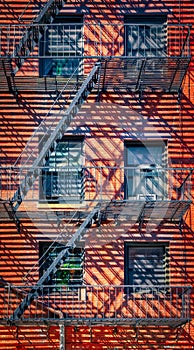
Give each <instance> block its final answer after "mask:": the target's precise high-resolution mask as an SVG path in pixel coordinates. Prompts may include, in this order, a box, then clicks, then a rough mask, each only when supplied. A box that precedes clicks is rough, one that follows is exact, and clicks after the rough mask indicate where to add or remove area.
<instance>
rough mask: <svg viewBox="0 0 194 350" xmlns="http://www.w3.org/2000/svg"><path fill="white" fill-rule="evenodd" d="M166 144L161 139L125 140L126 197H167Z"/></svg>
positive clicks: (146, 198)
mask: <svg viewBox="0 0 194 350" xmlns="http://www.w3.org/2000/svg"><path fill="white" fill-rule="evenodd" d="M165 167H166V145H165V143H164V142H162V141H161V142H160V141H146V142H144V143H142V142H139V141H137V142H125V197H126V198H129V197H135V198H136V199H142V200H144V199H145V200H156V199H163V198H166V196H167V193H166V183H167V179H166V171H165Z"/></svg>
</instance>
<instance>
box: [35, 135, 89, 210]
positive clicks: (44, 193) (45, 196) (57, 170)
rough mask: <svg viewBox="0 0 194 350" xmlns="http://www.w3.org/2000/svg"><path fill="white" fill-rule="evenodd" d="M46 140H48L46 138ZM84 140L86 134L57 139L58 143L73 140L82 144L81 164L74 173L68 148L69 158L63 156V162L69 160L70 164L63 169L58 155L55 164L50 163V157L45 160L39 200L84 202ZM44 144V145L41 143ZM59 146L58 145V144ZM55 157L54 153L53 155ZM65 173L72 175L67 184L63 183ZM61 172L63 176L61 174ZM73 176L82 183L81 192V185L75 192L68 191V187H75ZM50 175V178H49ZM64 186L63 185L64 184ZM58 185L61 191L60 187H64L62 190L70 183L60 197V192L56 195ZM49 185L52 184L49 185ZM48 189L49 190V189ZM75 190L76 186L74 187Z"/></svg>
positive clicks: (71, 188) (67, 179)
mask: <svg viewBox="0 0 194 350" xmlns="http://www.w3.org/2000/svg"><path fill="white" fill-rule="evenodd" d="M45 141H46V140H45ZM84 141H85V138H84V136H80V135H76V136H74V135H73V136H64V137H62V139H60V140H57V141H56V142H57V144H60V143H65V142H68V143H71V142H77V143H79V144H80V150H81V152H80V157H79V160H80V166H79V167H78V166H77V167H76V168H75V174H74V173H73V171H72V168H73V166H70V167H69V159H70V158H69V155H70V151H69V149H70V148H68V154H67V155H68V158H63V159H62V158H61V162H63V161H64V163H65V161H67V163H68V166H67V165H66V166H65V167H64V169H63V167H60V162H58V161H57V157H56V163H55V164H54V165H49V158H50V157H49V158H48V159H47V160H46V162H45V165H44V168H43V170H42V174H41V178H40V181H39V201H40V202H41V201H47V202H49V203H65V202H67V203H68V202H70V201H71V202H73V203H74V202H76V203H77V202H82V201H83V200H84V196H85V193H84V187H83V186H82V184H84V170H83V167H84V158H85V157H84ZM41 146H43V145H41ZM56 148H57V146H56ZM56 151H57V150H56V149H55V150H54V151H53V152H56ZM53 157H54V155H53ZM59 160H60V157H59ZM63 173H64V174H68V176H70V179H69V178H68V176H67V178H66V184H65V183H64V185H63V184H62V183H61V180H60V179H61V178H62V176H63ZM60 174H61V176H60ZM73 176H74V178H75V179H74V180H75V181H77V183H78V185H79V183H80V184H81V190H80V193H79V186H78V187H77V188H76V189H77V192H75V193H73V192H71V193H68V189H69V190H70V191H72V190H73V187H72V186H71V184H72V183H73V182H71V181H73ZM49 177H50V178H49ZM61 184H62V185H63V186H62V185H61ZM55 185H56V187H57V188H58V190H59V192H60V188H62V187H63V188H62V191H63V190H65V186H67V185H68V187H66V191H67V193H65V192H64V193H63V196H61V197H60V194H59V193H58V194H57V193H56V195H54V191H55V190H54V186H55ZM47 186H50V188H49V187H47ZM47 189H48V190H47ZM74 190H75V188H74ZM49 191H50V194H49Z"/></svg>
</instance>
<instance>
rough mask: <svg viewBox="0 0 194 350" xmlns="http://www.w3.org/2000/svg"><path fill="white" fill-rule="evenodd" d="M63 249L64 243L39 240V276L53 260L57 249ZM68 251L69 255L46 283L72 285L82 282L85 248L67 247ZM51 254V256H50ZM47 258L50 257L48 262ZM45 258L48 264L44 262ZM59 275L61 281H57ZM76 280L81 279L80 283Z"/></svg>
mask: <svg viewBox="0 0 194 350" xmlns="http://www.w3.org/2000/svg"><path fill="white" fill-rule="evenodd" d="M50 248H51V249H50ZM49 249H50V250H49ZM63 249H65V244H61V243H59V242H52V241H39V278H41V277H42V275H43V273H44V270H46V269H47V268H49V266H50V265H51V263H52V262H53V261H54V259H55V258H56V256H57V251H58V253H60V251H61V250H63ZM69 252H70V256H69V257H68V258H66V259H65V260H64V262H63V263H62V264H61V265H60V266H59V267H58V269H57V272H56V273H55V274H52V275H51V278H50V279H49V280H48V281H47V282H46V284H48V285H64V286H74V285H83V284H84V258H85V250H84V248H83V247H75V248H72V249H69ZM52 254H53V258H52V257H51V255H52ZM79 257H80V259H79ZM49 259H50V262H49ZM46 260H48V264H47V263H46ZM62 260H63V259H62ZM44 264H45V265H44ZM62 265H63V266H62ZM64 265H66V266H64ZM75 265H79V266H75ZM44 266H46V268H45V269H44ZM59 276H61V277H60V278H61V282H59V281H57V280H58V279H59ZM74 280H75V281H74ZM77 280H81V283H78V282H77ZM65 282H67V283H65Z"/></svg>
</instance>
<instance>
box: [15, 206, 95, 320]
mask: <svg viewBox="0 0 194 350" xmlns="http://www.w3.org/2000/svg"><path fill="white" fill-rule="evenodd" d="M99 211H100V205H99V204H97V206H96V207H95V208H94V209H93V210H92V211H91V212H90V213H89V214H88V215H87V217H86V218H85V220H84V222H83V223H82V224H81V226H80V227H79V229H78V230H77V231H76V232H75V233H74V234H73V236H72V237H71V238H70V239H69V241H68V242H67V243H66V245H65V247H64V249H63V250H61V252H60V253H59V254H58V255H57V257H56V258H55V260H54V261H53V262H52V264H51V265H50V266H49V268H48V269H47V270H46V271H45V272H44V274H43V275H42V277H41V278H40V279H39V281H38V282H37V284H36V285H35V286H33V287H32V288H31V290H30V292H29V293H28V294H27V295H26V296H25V298H24V299H23V301H22V302H21V304H20V305H19V306H18V307H17V308H16V310H15V311H14V313H13V314H12V315H11V317H10V318H9V322H10V323H11V324H14V322H17V321H19V319H20V318H21V316H22V315H23V313H24V312H25V311H26V310H27V308H28V307H29V306H30V304H31V303H32V302H33V300H34V299H36V298H37V297H38V295H39V292H40V289H41V288H40V287H42V286H43V284H44V282H45V281H46V280H47V279H48V277H49V276H50V275H51V273H53V272H54V273H55V272H56V270H57V266H58V265H59V264H60V263H61V261H64V260H65V259H66V258H67V257H68V256H69V249H70V248H75V247H76V244H77V243H78V242H79V241H80V240H81V239H82V238H83V236H84V234H85V232H86V230H87V228H88V227H90V225H91V222H92V220H93V219H95V218H96V216H97V215H98V214H99Z"/></svg>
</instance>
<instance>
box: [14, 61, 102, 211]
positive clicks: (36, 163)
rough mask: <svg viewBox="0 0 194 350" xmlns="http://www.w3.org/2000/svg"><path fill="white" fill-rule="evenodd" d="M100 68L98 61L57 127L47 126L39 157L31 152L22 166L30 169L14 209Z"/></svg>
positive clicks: (66, 126) (67, 124) (17, 195)
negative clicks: (45, 138) (45, 137)
mask: <svg viewBox="0 0 194 350" xmlns="http://www.w3.org/2000/svg"><path fill="white" fill-rule="evenodd" d="M99 68H100V63H96V64H95V66H94V67H93V68H92V70H91V72H90V73H89V74H88V76H87V78H86V79H85V81H84V82H83V83H82V85H81V87H80V89H79V90H78V92H77V94H76V95H75V97H74V99H73V100H72V102H71V104H70V106H69V107H68V108H67V110H66V111H65V112H64V114H63V115H62V116H61V119H60V121H59V122H58V124H57V125H56V127H55V129H54V130H52V128H51V127H49V128H47V129H46V128H45V130H44V135H46V134H47V135H48V139H47V140H46V141H45V143H44V147H42V149H41V150H40V152H39V154H38V157H35V159H34V155H33V152H31V153H29V155H28V158H27V159H26V160H25V162H24V163H23V164H22V166H21V171H22V167H23V168H24V169H25V167H28V170H27V172H26V175H25V176H24V179H23V180H22V181H21V183H20V186H19V187H18V189H17V190H16V192H15V193H14V195H13V197H12V199H11V202H12V204H13V209H14V210H15V211H17V209H18V208H19V206H20V204H21V203H22V200H23V198H24V197H25V195H26V194H27V192H28V190H29V189H30V188H31V187H32V185H33V183H34V181H35V180H36V178H37V177H38V174H39V167H40V166H41V165H43V164H44V160H45V158H46V157H48V156H49V153H50V152H51V151H53V149H55V147H56V140H57V139H60V138H61V137H62V136H63V134H64V132H65V131H66V130H67V128H68V127H69V126H70V124H71V121H72V120H73V118H74V117H75V116H76V114H77V113H78V112H79V110H80V108H81V106H82V104H83V103H84V102H85V100H86V99H87V97H88V95H89V94H90V92H91V91H92V89H93V88H94V86H95V84H96V83H97V81H98V78H99ZM27 147H28V145H27ZM19 159H21V157H19ZM16 163H17V161H16Z"/></svg>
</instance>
